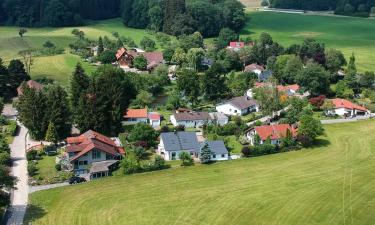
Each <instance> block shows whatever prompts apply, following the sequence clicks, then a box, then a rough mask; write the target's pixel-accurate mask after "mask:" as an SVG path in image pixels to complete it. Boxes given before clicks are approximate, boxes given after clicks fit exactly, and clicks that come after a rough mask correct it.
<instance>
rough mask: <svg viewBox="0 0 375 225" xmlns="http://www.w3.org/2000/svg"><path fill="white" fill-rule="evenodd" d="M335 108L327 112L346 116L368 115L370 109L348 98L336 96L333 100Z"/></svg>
mask: <svg viewBox="0 0 375 225" xmlns="http://www.w3.org/2000/svg"><path fill="white" fill-rule="evenodd" d="M331 101H332V103H333V105H334V108H333V109H332V110H329V111H328V112H326V113H327V114H328V115H339V116H344V117H353V116H366V115H369V114H370V111H369V110H368V109H366V108H365V107H363V106H360V105H357V104H354V103H352V102H350V101H348V100H346V99H341V98H335V99H332V100H331Z"/></svg>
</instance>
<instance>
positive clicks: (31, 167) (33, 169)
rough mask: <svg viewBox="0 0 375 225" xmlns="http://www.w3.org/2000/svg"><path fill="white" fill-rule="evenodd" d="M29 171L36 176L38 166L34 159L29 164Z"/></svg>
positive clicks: (30, 174)
mask: <svg viewBox="0 0 375 225" xmlns="http://www.w3.org/2000/svg"><path fill="white" fill-rule="evenodd" d="M27 172H28V173H29V176H31V177H32V176H35V175H36V173H37V172H38V168H37V167H36V163H35V162H33V161H30V162H29V163H28V165H27Z"/></svg>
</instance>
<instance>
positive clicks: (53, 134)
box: [45, 122, 59, 144]
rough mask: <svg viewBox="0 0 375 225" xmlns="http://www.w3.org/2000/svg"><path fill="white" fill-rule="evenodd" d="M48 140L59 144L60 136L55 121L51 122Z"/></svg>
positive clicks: (47, 135)
mask: <svg viewBox="0 0 375 225" xmlns="http://www.w3.org/2000/svg"><path fill="white" fill-rule="evenodd" d="M45 139H46V141H49V142H52V143H54V144H57V142H58V140H59V137H58V134H57V131H56V128H55V125H54V123H53V122H49V124H48V128H47V132H46V137H45Z"/></svg>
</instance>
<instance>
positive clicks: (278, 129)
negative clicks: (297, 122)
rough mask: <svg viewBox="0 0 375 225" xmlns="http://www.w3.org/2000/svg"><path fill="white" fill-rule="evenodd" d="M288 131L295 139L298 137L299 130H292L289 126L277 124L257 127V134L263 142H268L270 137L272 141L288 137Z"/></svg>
mask: <svg viewBox="0 0 375 225" xmlns="http://www.w3.org/2000/svg"><path fill="white" fill-rule="evenodd" d="M287 130H290V131H291V133H292V136H293V137H295V136H297V130H296V129H294V128H292V127H291V126H290V125H289V124H276V125H265V126H259V127H255V131H256V133H257V134H258V135H259V137H260V138H261V139H262V140H263V141H265V140H267V138H268V137H270V138H271V140H277V139H280V138H283V137H285V136H286V132H287Z"/></svg>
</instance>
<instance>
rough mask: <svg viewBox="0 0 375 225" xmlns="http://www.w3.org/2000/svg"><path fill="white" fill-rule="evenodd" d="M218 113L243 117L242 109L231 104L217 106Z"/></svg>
mask: <svg viewBox="0 0 375 225" xmlns="http://www.w3.org/2000/svg"><path fill="white" fill-rule="evenodd" d="M216 111H218V112H220V113H224V114H225V115H231V116H241V115H242V114H241V113H242V112H241V109H239V108H237V107H234V106H233V105H231V104H221V105H217V106H216Z"/></svg>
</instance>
